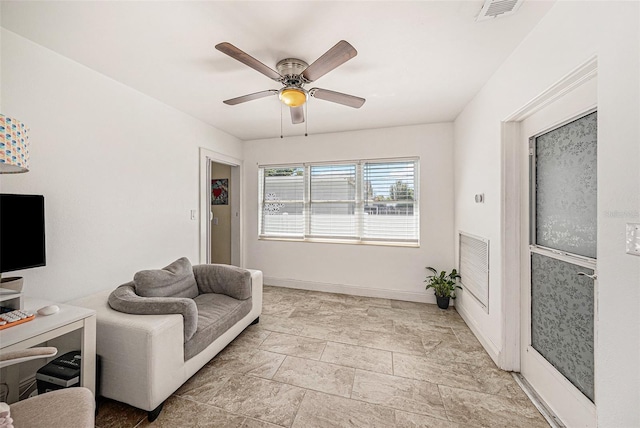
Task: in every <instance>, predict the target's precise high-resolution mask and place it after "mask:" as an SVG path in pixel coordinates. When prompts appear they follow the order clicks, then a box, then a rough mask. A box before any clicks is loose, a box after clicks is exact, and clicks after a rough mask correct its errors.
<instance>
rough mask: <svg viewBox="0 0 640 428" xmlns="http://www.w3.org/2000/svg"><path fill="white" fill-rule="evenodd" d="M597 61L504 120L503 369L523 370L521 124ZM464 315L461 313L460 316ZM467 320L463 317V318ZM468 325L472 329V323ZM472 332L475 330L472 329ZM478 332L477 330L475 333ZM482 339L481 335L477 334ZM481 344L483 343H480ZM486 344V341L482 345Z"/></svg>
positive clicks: (585, 77) (590, 74)
mask: <svg viewBox="0 0 640 428" xmlns="http://www.w3.org/2000/svg"><path fill="white" fill-rule="evenodd" d="M597 72H598V60H597V57H596V56H592V57H590V58H588V59H587V60H586V61H585V62H584V63H582V64H581V65H580V66H578V67H576V68H575V69H574V70H572V71H571V72H570V73H568V74H566V75H565V76H564V77H562V78H561V79H560V80H559V81H558V82H557V83H555V84H554V85H552V86H551V87H549V88H548V89H546V90H545V91H543V92H542V93H540V94H539V95H538V96H537V97H535V98H533V99H532V100H531V101H529V102H528V103H526V104H525V105H523V106H522V107H520V108H519V109H517V110H516V111H514V112H513V113H512V114H510V115H509V116H508V117H507V118H505V119H504V120H503V121H502V124H501V125H502V126H501V127H502V137H501V144H502V154H501V155H502V170H501V201H502V207H501V219H500V227H501V235H502V272H501V276H502V284H501V297H502V301H501V303H500V304H501V306H502V322H501V324H502V344H503V349H502V351H501V352H500V353H499V357H500V358H499V360H498V361H496V364H497V365H498V366H499V367H500V368H501V369H503V370H508V371H516V372H517V371H520V316H521V314H520V298H521V296H520V286H521V284H520V282H521V266H520V263H521V258H520V255H521V248H522V236H521V229H520V225H521V224H520V222H521V201H522V199H521V198H522V196H523V195H522V191H521V177H522V167H521V163H520V159H521V156H522V155H523V153H522V150H523V148H522V147H521V144H520V142H521V141H522V139H521V137H522V136H521V135H520V125H521V122H522V121H523V120H525V119H526V118H528V117H529V116H531V115H532V114H534V113H536V112H537V111H539V110H541V109H542V108H544V107H546V106H548V105H550V104H551V103H553V102H554V101H556V100H558V99H560V98H561V97H563V96H564V95H566V94H567V93H569V92H571V91H573V90H574V89H576V88H578V87H580V86H581V85H583V84H584V83H586V82H588V81H590V80H591V79H594V78H596V77H597ZM461 315H462V314H461ZM463 318H464V317H463ZM465 321H467V324H469V326H470V327H471V324H470V323H469V322H468V320H467V319H466V318H465ZM472 330H473V328H472ZM474 333H475V331H474ZM476 335H477V336H478V337H481V335H478V334H477V333H476ZM481 342H483V341H482V340H481ZM483 344H484V342H483Z"/></svg>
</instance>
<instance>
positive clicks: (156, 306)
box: [108, 282, 198, 342]
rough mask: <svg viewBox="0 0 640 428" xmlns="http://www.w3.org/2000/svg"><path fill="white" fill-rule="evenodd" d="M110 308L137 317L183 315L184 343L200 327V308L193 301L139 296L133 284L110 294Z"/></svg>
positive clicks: (181, 298) (183, 298)
mask: <svg viewBox="0 0 640 428" xmlns="http://www.w3.org/2000/svg"><path fill="white" fill-rule="evenodd" d="M108 303H109V306H111V308H112V309H114V310H116V311H118V312H124V313H127V314H135V315H164V314H181V315H182V318H183V319H184V322H183V324H184V341H185V342H187V341H188V340H189V339H191V338H192V337H193V335H194V334H195V332H196V328H197V327H198V308H197V306H196V303H195V302H194V300H193V299H189V298H186V297H142V296H138V295H137V294H136V292H135V289H134V287H133V282H128V283H126V284H123V285H121V286H120V287H118V288H116V289H115V290H113V291H112V292H111V294H109V298H108Z"/></svg>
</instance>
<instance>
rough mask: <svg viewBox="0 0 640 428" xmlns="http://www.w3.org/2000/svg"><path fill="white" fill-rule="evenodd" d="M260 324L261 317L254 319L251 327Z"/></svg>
mask: <svg viewBox="0 0 640 428" xmlns="http://www.w3.org/2000/svg"><path fill="white" fill-rule="evenodd" d="M259 322H260V317H258V318H256V319H254V320H253V322H252V323H251V324H250V325H254V324H258V323H259Z"/></svg>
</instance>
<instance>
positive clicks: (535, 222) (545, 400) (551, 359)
mask: <svg viewBox="0 0 640 428" xmlns="http://www.w3.org/2000/svg"><path fill="white" fill-rule="evenodd" d="M596 77H597V59H596V57H593V58H591V59H589V60H588V61H587V62H585V63H584V64H582V65H581V66H579V67H577V68H576V69H575V70H574V71H572V72H571V73H569V74H568V75H566V76H565V77H564V78H563V79H561V80H560V81H559V82H558V83H556V84H555V85H553V86H552V87H550V88H549V89H548V90H546V91H545V92H543V93H542V94H540V95H539V96H538V97H536V98H535V99H533V100H532V101H531V102H529V103H527V104H526V105H525V106H523V107H522V108H520V109H519V110H518V111H516V112H514V113H513V114H512V115H511V116H510V117H509V118H507V119H505V121H503V123H502V143H503V144H502V149H503V170H502V177H503V182H502V192H503V193H502V200H503V201H504V203H503V211H502V222H501V223H502V233H503V250H504V251H503V254H502V262H503V272H502V274H503V275H502V279H503V282H502V290H501V291H502V296H501V297H502V326H503V341H504V342H503V343H504V352H502V353H501V355H500V367H501V368H503V369H505V370H510V371H514V372H520V373H521V375H519V376H520V377H521V379H522V376H524V379H523V380H524V382H523V383H524V384H525V386H526V387H528V388H530V389H531V390H529V391H527V388H525V391H526V392H527V394H528V395H529V396H530V398H532V400H533V401H534V403H536V401H538V403H537V404H536V405H537V406H538V405H541V406H542V407H543V408H544V410H549V413H548V414H547V415H546V416H545V417H547V420H548V421H549V422H550V423H551V425H552V426H562V425H563V424H564V425H566V426H584V427H590V426H595V411H596V405H595V403H597V391H596V399H594V398H593V390H592V389H591V386H589V385H588V383H591V385H592V382H593V375H594V370H593V363H592V362H591V366H590V367H588V366H589V364H580V365H581V367H582V366H584V370H586V369H590V370H591V371H590V374H588V376H587V374H585V373H586V372H585V373H582V372H581V373H580V374H579V375H576V374H575V373H570V372H569V371H568V370H566V368H565V367H563V366H562V365H561V364H559V362H558V358H557V355H555V354H554V353H555V352H556V344H552V345H553V346H552V345H550V344H548V343H546V342H544V341H541V339H540V337H541V336H540V331H539V330H540V328H539V327H540V321H541V320H543V321H544V320H547V321H548V320H550V319H551V320H553V321H554V322H556V321H561V317H559V316H557V314H556V315H554V314H553V313H552V316H551V317H547V318H544V317H545V316H547V315H549V313H548V312H549V311H546V309H548V308H551V307H554V306H553V305H549V304H548V303H549V302H551V303H553V304H554V305H556V304H557V303H558V302H559V300H557V299H556V301H554V300H553V298H552V299H551V300H550V301H547V300H544V299H543V297H545V296H547V294H549V293H547V294H545V293H546V292H547V291H550V290H551V291H554V292H556V291H558V290H557V284H558V283H559V282H558V276H559V273H558V274H557V275H555V277H553V278H551V277H550V275H547V274H548V273H549V272H550V271H552V269H550V268H549V267H548V266H547V265H549V264H553V266H554V267H555V268H558V266H560V267H564V268H566V269H565V270H566V272H564V271H563V272H564V273H565V274H566V275H565V276H566V278H564V277H563V279H567V281H569V279H570V280H571V283H572V284H573V283H574V282H575V284H576V287H577V288H576V290H579V291H581V292H583V294H584V295H585V299H586V298H590V299H591V301H590V303H589V304H586V305H584V307H585V308H586V309H585V313H584V314H582V315H584V321H585V322H584V323H581V325H582V324H584V325H587V324H589V323H590V325H591V326H592V333H591V336H589V335H587V336H589V338H588V339H589V340H588V341H585V342H584V343H583V344H584V345H585V349H586V348H588V347H589V346H586V345H589V344H591V345H592V347H591V349H589V350H588V351H589V352H587V353H585V355H587V354H589V355H590V356H591V358H592V357H593V354H594V351H595V349H594V347H595V346H597V340H595V337H594V336H597V322H595V320H596V319H597V318H595V315H596V314H597V281H595V279H596V275H595V273H596V260H595V256H589V257H584V256H582V255H581V254H582V253H581V252H580V251H578V250H576V249H573V248H572V249H571V251H569V250H567V249H562V248H560V249H558V248H555V247H556V246H557V245H555V244H554V245H551V244H549V242H546V241H545V239H547V240H549V239H550V238H549V237H552V238H555V237H556V235H558V236H559V234H558V233H556V232H557V230H555V229H554V228H551V227H547V228H546V229H545V227H546V226H548V224H546V223H544V222H543V220H545V219H547V217H549V216H548V215H547V214H548V211H549V208H552V207H553V206H554V205H552V204H551V202H553V201H554V200H555V199H557V200H558V201H559V202H560V205H558V206H562V207H564V206H565V205H566V204H567V203H568V200H569V197H570V196H572V194H575V192H573V193H572V192H568V193H567V195H566V197H565V195H564V194H563V195H562V196H561V197H560V195H559V192H562V191H563V190H562V189H563V186H562V185H564V184H566V182H567V181H569V180H573V181H577V180H578V178H572V179H568V178H566V177H564V178H563V175H562V174H565V175H566V174H568V173H569V171H568V169H567V168H566V165H561V166H559V167H557V168H556V166H557V165H556V163H557V162H559V161H561V160H562V159H563V157H562V156H566V155H569V154H570V152H572V151H574V149H577V148H578V147H582V146H580V145H581V144H583V142H576V143H575V144H577V145H576V146H575V147H574V146H572V147H571V148H568V149H566V150H561V151H560V152H558V153H561V154H562V156H559V155H557V154H554V153H552V154H551V156H547V157H546V158H545V157H544V156H545V155H546V154H547V153H546V152H545V151H544V150H543V149H544V147H543V145H542V143H541V141H542V140H541V139H549V140H550V141H551V140H553V141H554V143H553V144H552V145H550V146H549V147H548V148H547V149H548V150H547V151H549V150H552V149H553V150H557V149H559V145H558V142H562V143H563V144H564V139H560V140H557V139H555V140H554V139H553V138H552V137H554V135H553V134H556V133H565V134H567V135H569V134H571V135H578V134H581V132H580V133H576V132H573V130H572V129H570V128H571V126H570V127H567V126H565V125H567V124H569V123H574V122H575V123H574V125H572V126H579V127H580V126H582V125H581V124H580V121H578V122H576V120H577V119H582V118H586V119H582V120H585V121H588V118H589V114H591V113H592V112H593V111H594V110H595V108H596V104H597V79H596ZM592 119H593V117H592ZM529 137H533V139H531V140H530V138H529ZM544 143H545V144H546V143H548V142H544ZM594 147H595V145H594ZM595 153H596V150H595V148H594V150H593V151H592V153H590V154H591V155H593V156H594V158H593V161H594V162H595ZM541 156H542V157H541ZM577 159H578V160H580V162H582V161H583V160H584V159H583V158H582V157H580V156H578V157H577ZM565 163H566V162H565ZM569 163H570V162H569ZM547 167H550V168H547ZM545 168H546V169H545ZM584 168H585V169H586V168H590V169H591V170H595V167H593V165H590V166H585V167H584ZM532 171H533V175H530V173H531V172H532ZM576 171H581V169H580V167H577V168H576ZM557 173H560V175H558V174H557ZM536 174H543V175H541V176H537V175H536ZM573 174H574V175H576V174H577V172H575V171H574V173H573ZM550 178H553V179H557V180H556V181H557V185H556V184H553V183H551V184H549V183H547V182H546V181H545V182H541V181H540V180H547V181H548V179H550ZM558 180H559V181H558ZM571 184H575V183H571ZM541 186H542V187H541ZM544 186H546V187H544ZM532 189H533V190H532ZM545 189H550V191H551V193H549V192H547V194H546V195H547V197H546V198H543V197H542V196H544V195H542V193H540V194H538V197H537V198H536V199H531V197H534V198H535V197H536V192H542V191H544V190H545ZM549 196H550V197H549ZM592 196H593V198H595V193H593V194H592ZM554 198H555V199H554ZM532 201H533V202H532ZM550 204H551V205H550ZM541 210H543V211H541ZM544 210H546V211H544ZM583 211H584V210H583ZM559 212H565V209H564V208H562V209H561V210H560V211H559ZM545 215H547V217H545ZM554 215H555V213H554ZM552 220H553V221H551V222H547V223H549V224H553V225H557V224H561V223H562V221H561V220H562V218H560V217H558V216H552ZM589 221H590V223H589V224H592V225H597V218H591V219H589ZM574 223H575V222H574V221H573V219H572V220H571V221H570V222H569V223H568V224H574ZM536 226H537V228H536ZM582 232H583V231H582V230H581V232H580V233H582ZM554 233H555V234H554ZM563 236H564V235H563ZM567 236H568V235H567ZM554 242H555V241H554ZM556 244H558V243H556ZM558 245H559V244H558ZM593 245H595V242H594V243H593ZM573 253H576V254H578V255H577V256H576V255H574V254H573ZM543 263H546V265H545V266H542V264H543ZM541 266H542V267H541ZM569 268H570V269H569ZM555 270H558V269H555ZM555 270H553V271H554V272H555ZM541 273H544V274H545V276H544V278H542V277H541V276H540V274H541ZM552 283H555V284H556V285H555V286H554V285H552ZM578 285H579V286H580V287H582V288H579V287H578ZM545 287H546V288H545ZM562 290H563V291H564V293H565V294H564V295H563V294H562V291H560V293H561V294H560V296H562V298H564V296H567V297H568V296H569V294H571V296H572V298H573V297H576V293H575V292H572V293H570V292H569V290H568V288H567V287H564V288H563V289H562ZM541 293H542V294H541ZM556 297H557V296H556ZM541 302H542V303H543V305H541V304H540V303H541ZM556 306H557V305H556ZM590 308H592V309H590ZM561 309H562V310H561V311H560V312H561V313H562V314H566V313H568V312H569V311H567V310H565V309H566V308H564V307H563V308H561ZM587 315H589V316H587ZM563 316H564V315H563ZM589 318H590V321H589V322H587V321H588V319H589ZM545 325H546V324H545ZM567 325H568V324H566V323H563V325H562V326H557V325H556V327H557V328H558V329H560V327H562V328H563V329H564V328H565V327H567ZM565 330H566V329H565ZM570 330H572V332H570V333H569V335H570V337H568V338H569V339H572V338H574V336H576V335H575V334H573V330H575V328H573V327H572V328H571V329H570ZM586 330H588V329H585V331H586ZM543 333H544V332H543ZM542 336H543V337H546V336H545V335H544V334H543V335H542ZM547 345H549V346H547ZM562 351H563V352H565V351H567V349H563V350H562ZM570 353H571V354H574V352H573V349H571V352H570ZM565 354H566V355H569V354H567V353H566V352H565V353H564V354H563V355H565ZM566 355H565V356H566ZM583 374H584V375H585V376H582V375H583ZM595 374H596V376H597V367H595ZM576 379H577V380H576ZM584 380H588V382H584ZM572 381H573V382H572ZM576 384H577V386H576ZM538 407H539V409H540V406H538ZM541 412H542V413H543V414H545V412H544V411H542V410H541ZM549 416H551V417H549Z"/></svg>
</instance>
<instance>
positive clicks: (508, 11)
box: [476, 0, 523, 21]
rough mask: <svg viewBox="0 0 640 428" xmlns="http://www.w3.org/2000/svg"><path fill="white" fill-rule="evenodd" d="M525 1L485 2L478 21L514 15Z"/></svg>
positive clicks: (495, 0) (497, 0)
mask: <svg viewBox="0 0 640 428" xmlns="http://www.w3.org/2000/svg"><path fill="white" fill-rule="evenodd" d="M522 2H523V0H485V2H484V6H482V10H481V11H480V13H479V14H478V17H477V18H476V21H486V20H488V19H493V18H501V17H503V16H509V15H513V14H514V13H516V12H517V11H518V8H519V7H520V5H521V4H522Z"/></svg>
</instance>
